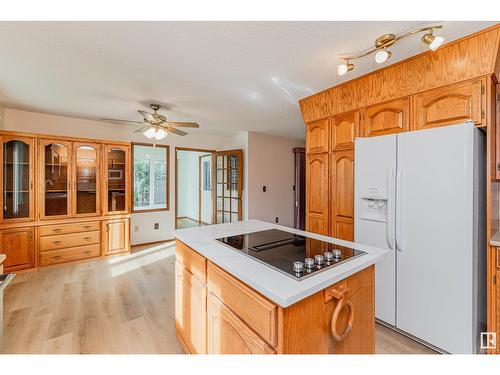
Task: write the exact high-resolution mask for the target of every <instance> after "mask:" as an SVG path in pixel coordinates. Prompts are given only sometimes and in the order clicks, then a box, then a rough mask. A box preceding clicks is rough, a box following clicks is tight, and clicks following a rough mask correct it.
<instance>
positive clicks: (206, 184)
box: [202, 160, 212, 191]
mask: <svg viewBox="0 0 500 375" xmlns="http://www.w3.org/2000/svg"><path fill="white" fill-rule="evenodd" d="M210 165H211V160H207V161H204V162H203V169H202V170H203V190H204V191H209V190H212V185H211V182H212V179H211V178H210V173H211V167H210Z"/></svg>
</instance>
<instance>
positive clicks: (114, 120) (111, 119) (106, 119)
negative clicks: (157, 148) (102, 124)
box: [100, 117, 144, 124]
mask: <svg viewBox="0 0 500 375" xmlns="http://www.w3.org/2000/svg"><path fill="white" fill-rule="evenodd" d="M100 120H102V121H108V122H129V123H131V124H144V121H130V120H119V119H116V118H106V117H101V118H100Z"/></svg>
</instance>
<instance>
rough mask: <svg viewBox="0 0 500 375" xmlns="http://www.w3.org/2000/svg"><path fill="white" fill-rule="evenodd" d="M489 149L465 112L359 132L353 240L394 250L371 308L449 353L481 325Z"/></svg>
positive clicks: (473, 344)
mask: <svg viewBox="0 0 500 375" xmlns="http://www.w3.org/2000/svg"><path fill="white" fill-rule="evenodd" d="M485 152H486V151H485V137H484V135H483V134H482V132H481V131H480V130H478V129H476V128H475V127H474V125H473V124H472V123H469V122H467V123H464V124H459V125H453V126H445V127H440V128H435V129H426V130H420V131H412V132H407V133H401V134H394V135H386V136H379V137H372V138H358V139H356V141H355V159H354V160H355V224H354V225H355V227H354V237H355V241H356V242H360V243H364V244H368V245H373V246H376V247H381V248H385V249H388V250H390V253H389V255H388V256H387V257H386V258H385V259H384V260H383V261H381V262H380V263H377V265H376V269H375V316H376V318H377V319H378V320H379V321H381V322H384V323H385V324H387V325H389V326H392V327H393V328H394V329H396V330H399V331H402V332H404V333H406V334H409V335H410V336H413V337H414V338H416V339H418V340H420V341H423V342H424V343H427V344H430V345H431V346H434V347H435V348H437V349H439V350H440V351H444V352H448V353H476V352H478V350H479V342H480V332H481V330H482V329H483V327H484V326H485V320H486V318H485V311H486V276H485V275H486V258H485V257H486V226H485V216H486V205H485V194H486V188H485V186H486V181H485V179H486V177H485V171H486V167H485Z"/></svg>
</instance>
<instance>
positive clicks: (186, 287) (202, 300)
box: [175, 261, 207, 354]
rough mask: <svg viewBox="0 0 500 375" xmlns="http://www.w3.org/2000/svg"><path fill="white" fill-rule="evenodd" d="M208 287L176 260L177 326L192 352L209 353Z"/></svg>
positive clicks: (183, 340)
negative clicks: (207, 344)
mask: <svg viewBox="0 0 500 375" xmlns="http://www.w3.org/2000/svg"><path fill="white" fill-rule="evenodd" d="M206 312H207V287H206V285H205V284H204V283H203V282H202V281H200V280H198V279H197V278H196V277H195V276H194V275H193V274H192V273H191V272H189V271H188V270H187V269H186V268H185V267H183V266H182V265H181V264H180V263H179V262H177V261H176V262H175V326H176V329H177V332H178V333H179V335H180V336H181V339H182V342H183V343H184V345H185V346H186V348H187V349H188V351H189V352H190V353H192V354H206V353H207V346H206V343H207V316H206Z"/></svg>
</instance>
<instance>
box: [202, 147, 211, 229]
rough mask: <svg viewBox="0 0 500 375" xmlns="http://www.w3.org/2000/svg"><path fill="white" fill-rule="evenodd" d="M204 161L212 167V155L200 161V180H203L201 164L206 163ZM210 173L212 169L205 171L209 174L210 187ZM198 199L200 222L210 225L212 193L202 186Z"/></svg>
mask: <svg viewBox="0 0 500 375" xmlns="http://www.w3.org/2000/svg"><path fill="white" fill-rule="evenodd" d="M206 161H208V162H209V163H210V166H211V165H212V155H208V156H205V157H203V158H202V159H201V163H202V164H201V174H200V175H201V176H202V178H203V162H206ZM211 168H212V167H211ZM211 171H212V169H210V170H209V171H207V172H208V173H209V174H208V178H209V180H210V185H212V183H211V181H212V173H211ZM202 183H203V181H202ZM200 198H201V202H200V203H201V206H200V210H201V215H200V216H201V221H202V222H203V223H205V224H212V219H213V204H212V201H213V197H212V191H211V190H203V186H202V190H201V195H200Z"/></svg>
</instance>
